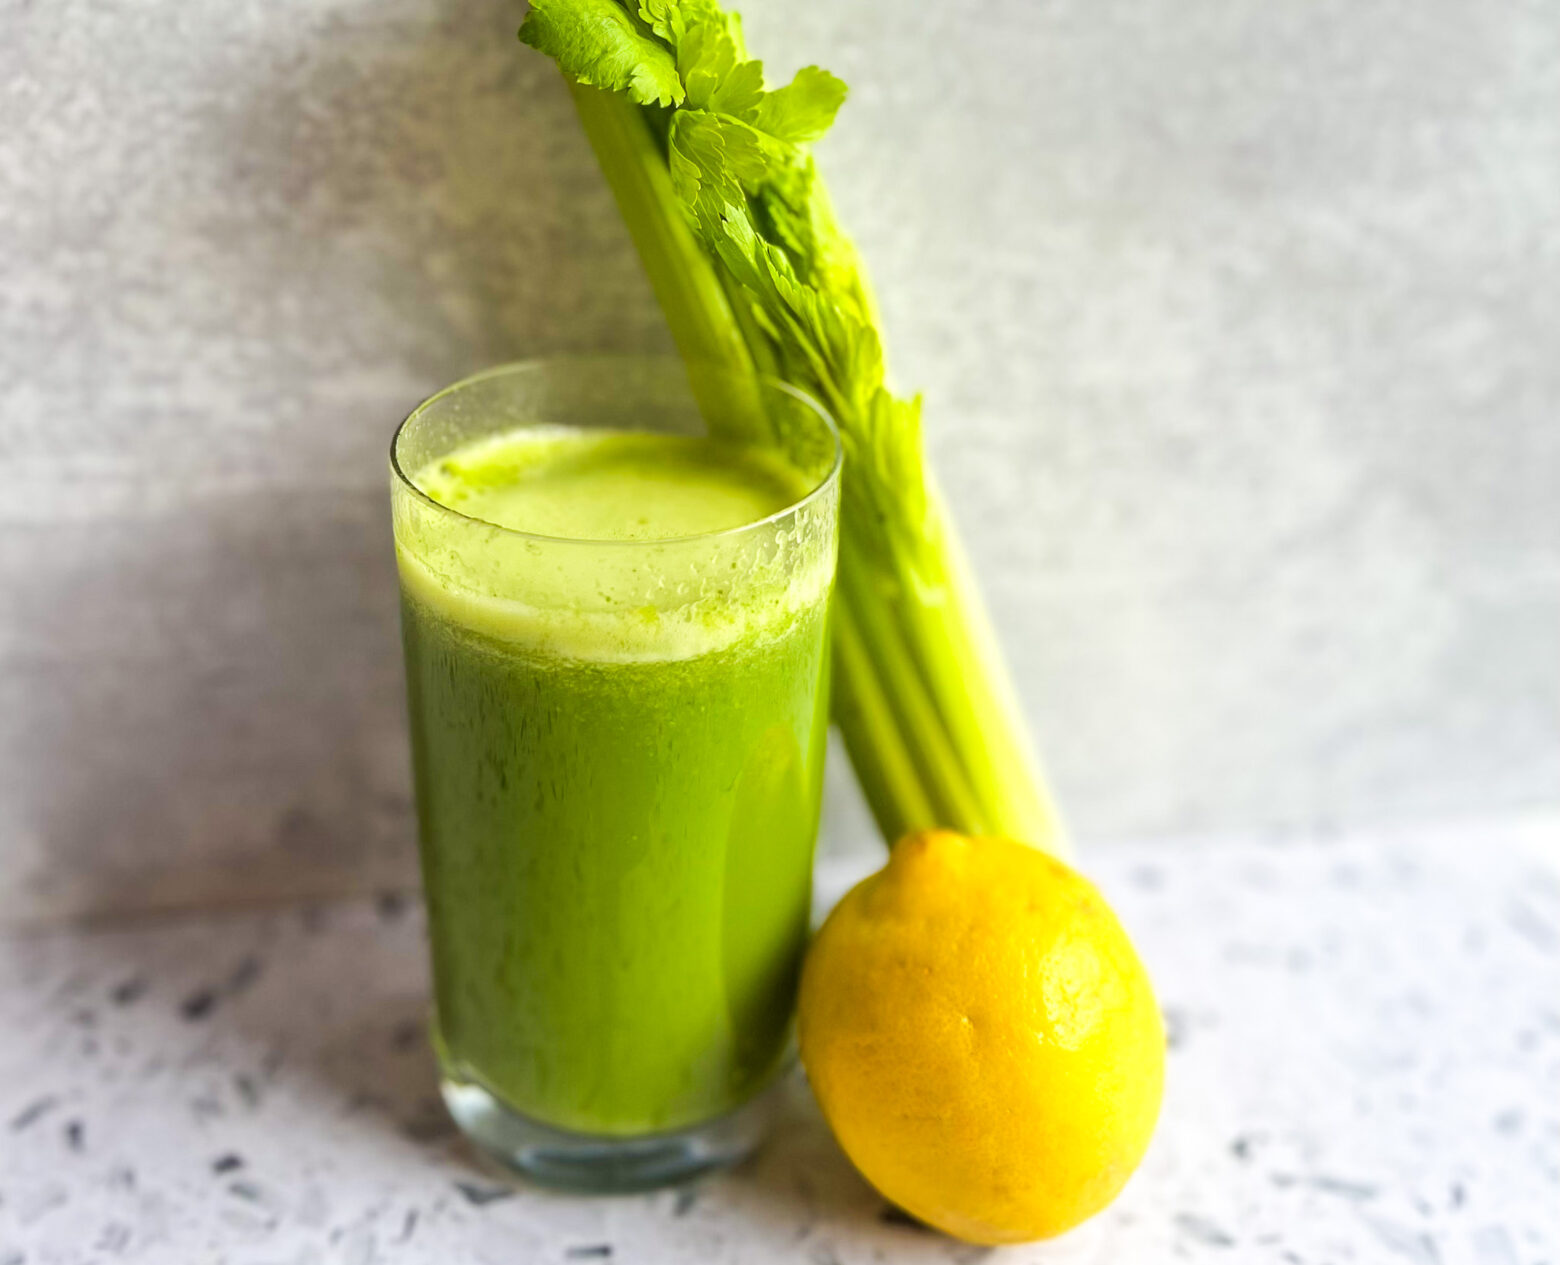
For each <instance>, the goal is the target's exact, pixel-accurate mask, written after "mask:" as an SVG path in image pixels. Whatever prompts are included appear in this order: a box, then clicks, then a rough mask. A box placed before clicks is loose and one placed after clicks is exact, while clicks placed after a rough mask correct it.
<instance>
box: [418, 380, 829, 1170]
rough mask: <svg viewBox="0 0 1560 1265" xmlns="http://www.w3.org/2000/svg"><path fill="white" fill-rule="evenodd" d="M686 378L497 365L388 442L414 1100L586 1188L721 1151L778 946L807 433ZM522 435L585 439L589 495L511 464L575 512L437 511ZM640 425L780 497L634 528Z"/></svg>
mask: <svg viewBox="0 0 1560 1265" xmlns="http://www.w3.org/2000/svg"><path fill="white" fill-rule="evenodd" d="M691 381H692V382H693V384H694V386H696V387H697V391H695V390H694V389H693V388H692V387H690V376H689V372H688V370H687V369H686V368H685V367H684V366H683V365H682V364H681V363H680V362H678V361H675V360H669V359H655V358H626V357H625V358H586V359H569V360H557V361H547V362H536V363H527V364H516V365H510V366H506V367H503V368H500V369H496V370H493V371H491V372H488V373H484V374H480V375H478V376H477V377H474V378H471V379H468V380H467V381H464V382H461V383H458V384H457V385H455V386H452V387H450V388H449V389H447V390H445V391H443V392H441V393H440V394H438V395H436V396H434V397H433V398H432V399H430V400H428V401H427V402H426V403H424V404H423V405H421V406H420V407H419V408H418V409H417V410H416V411H415V412H413V413H412V415H411V416H410V417H408V418H407V419H406V421H405V422H404V423H403V424H402V425H401V428H400V430H399V431H398V432H397V434H396V437H395V442H394V445H393V447H392V451H391V468H392V479H391V488H392V504H393V515H394V526H395V543H396V555H397V561H398V565H399V569H400V575H401V594H402V631H403V636H404V641H405V649H406V677H407V693H408V700H409V711H410V718H411V736H412V750H413V763H414V768H415V776H416V795H417V807H418V818H419V826H420V838H421V856H422V872H423V884H424V890H425V894H426V900H427V908H428V933H429V940H430V943H431V949H432V959H433V977H434V994H435V998H434V1000H435V1027H434V1040H435V1045H436V1047H437V1052H438V1057H439V1062H440V1066H441V1070H442V1074H443V1089H444V1096H445V1100H446V1102H447V1103H448V1105H449V1108H450V1111H451V1113H452V1115H453V1116H454V1118H455V1120H456V1121H457V1122H458V1123H459V1125H460V1127H461V1128H462V1129H463V1130H464V1131H465V1132H466V1134H467V1135H468V1136H470V1137H471V1138H472V1139H473V1140H475V1141H476V1142H477V1143H478V1144H480V1145H481V1146H483V1147H484V1148H485V1149H486V1150H488V1151H489V1152H490V1153H492V1154H493V1155H494V1156H496V1157H497V1158H499V1159H500V1160H502V1161H504V1162H506V1163H508V1164H509V1165H511V1166H512V1167H514V1168H517V1169H519V1170H520V1171H522V1172H523V1173H526V1174H528V1175H530V1176H532V1177H534V1178H537V1179H539V1180H541V1181H544V1182H549V1183H553V1184H559V1185H567V1186H575V1187H579V1188H586V1189H624V1188H632V1187H636V1186H646V1185H653V1184H658V1183H660V1182H664V1181H670V1180H675V1179H677V1178H680V1177H683V1176H686V1175H689V1174H690V1173H692V1172H695V1171H698V1170H699V1169H702V1168H707V1167H710V1166H712V1165H715V1164H720V1163H723V1162H728V1161H730V1160H732V1159H735V1158H737V1157H739V1156H740V1155H741V1154H743V1153H745V1152H746V1151H747V1150H748V1149H749V1148H750V1147H751V1146H752V1144H753V1143H754V1142H755V1141H756V1139H757V1135H758V1131H759V1129H760V1128H761V1124H762V1106H761V1101H760V1095H761V1092H762V1091H763V1090H764V1089H765V1087H766V1086H767V1085H768V1083H769V1082H770V1081H771V1080H772V1079H773V1078H774V1076H775V1074H776V1073H777V1071H779V1070H780V1068H781V1067H782V1065H783V1064H784V1062H785V1060H786V1058H787V1051H788V1045H789V1040H790V1026H791V1011H792V1003H793V999H794V992H795V985H796V978H797V973H798V968H799V964H800V960H801V955H802V950H803V947H804V942H805V937H806V934H807V925H808V912H809V904H810V898H811V884H812V861H813V846H814V840H815V835H816V831H817V822H818V800H819V793H820V786H821V777H822V770H823V757H824V737H825V726H826V720H827V693H828V689H827V685H828V680H827V677H828V655H827V648H826V631H827V623H828V603H829V593H830V589H831V586H832V583H833V576H834V559H835V534H836V520H837V512H838V499H839V498H838V491H839V467H840V449H839V442H838V437H837V436H836V434H835V431H834V428H833V425H832V423H831V422H830V421H829V420H828V418H827V417H826V416H825V415H824V413H823V411H822V410H821V409H820V408H819V407H818V406H817V405H816V404H814V403H813V402H812V401H810V400H808V399H807V398H806V397H804V396H802V395H801V394H799V393H797V392H795V391H793V390H791V389H789V388H787V387H785V386H783V385H781V384H778V383H772V382H768V383H759V384H757V385H756V386H755V384H753V383H752V382H751V381H743V380H737V379H730V378H723V377H721V375H719V374H718V373H715V372H714V371H703V370H701V371H698V372H696V373H695V375H694V376H693V378H692V379H691ZM522 432H524V433H526V434H529V435H530V436H532V437H533V438H536V439H540V440H545V441H546V442H548V443H553V444H557V443H558V442H560V441H566V442H574V441H575V440H577V439H579V438H580V437H586V438H587V439H588V438H589V437H590V436H595V437H597V438H598V439H600V441H601V442H602V443H606V444H610V445H615V447H612V448H610V452H611V453H612V454H613V460H614V461H615V462H616V463H617V465H616V466H615V467H614V470H616V471H617V473H616V474H615V475H614V478H617V479H618V481H617V482H616V483H601V482H597V483H594V484H592V483H590V482H589V481H588V480H587V481H585V482H578V481H577V480H576V481H575V482H571V476H570V475H569V468H568V463H567V462H562V463H561V464H560V465H559V471H560V473H559V474H558V475H557V477H556V479H555V481H554V482H553V483H550V484H549V483H545V479H546V477H547V476H546V475H545V472H544V474H543V476H540V477H542V478H543V480H544V484H543V486H542V488H541V491H542V493H543V494H545V495H546V496H548V497H551V498H553V499H552V500H550V501H548V502H547V504H548V505H550V506H552V507H553V509H554V510H556V511H557V512H559V513H562V514H564V515H565V518H568V515H569V514H571V513H573V512H574V511H579V513H578V515H577V516H576V517H575V518H568V521H571V522H573V521H577V522H580V523H585V524H593V525H594V526H591V527H590V529H589V530H587V531H582V532H580V533H579V534H578V535H575V536H561V535H546V534H538V533H533V532H529V531H522V530H515V529H512V528H508V527H504V526H499V525H496V524H495V523H493V522H491V521H484V520H483V518H481V517H476V516H473V514H468V513H467V512H465V511H463V510H462V509H461V508H460V507H459V506H460V504H461V502H460V500H459V498H458V497H452V496H450V495H448V494H444V495H442V502H450V503H441V499H440V496H439V493H440V489H441V488H446V487H447V486H448V485H449V472H450V471H451V470H452V469H461V470H468V471H469V470H472V469H475V470H477V472H478V474H477V475H476V476H473V478H475V479H476V480H477V482H479V483H480V481H481V480H483V479H485V480H487V481H488V484H487V487H486V490H487V491H490V490H491V485H492V483H493V482H494V481H495V480H502V478H504V477H506V475H505V473H504V469H505V468H504V467H503V465H502V463H497V464H496V465H494V466H493V467H492V468H491V469H490V468H489V467H487V466H483V465H482V464H481V462H480V461H478V462H476V463H475V465H474V464H473V459H472V457H471V454H473V453H478V454H480V453H481V452H484V451H487V450H486V449H484V448H483V447H482V445H483V444H485V443H486V444H489V445H491V444H492V443H494V442H495V441H496V442H508V439H507V438H506V437H513V436H516V435H520V436H521V438H522V439H523V438H524V434H522ZM653 436H675V437H684V438H685V439H688V440H691V441H699V442H705V441H707V443H708V445H713V447H709V448H708V452H714V453H716V454H717V455H719V454H727V455H729V456H730V457H731V460H732V462H733V468H736V467H740V466H741V465H742V463H743V462H744V461H745V460H747V454H749V453H753V454H755V455H754V457H753V459H754V460H755V461H757V460H759V459H760V457H761V459H762V460H763V461H764V462H767V463H769V465H768V467H767V468H769V469H775V468H776V467H775V463H776V462H779V463H781V464H782V465H783V467H784V470H783V473H784V476H785V478H787V479H789V480H790V482H789V483H788V484H786V485H785V486H787V487H790V488H792V489H794V494H793V495H790V496H789V497H787V498H786V499H784V500H783V501H782V502H781V503H780V508H778V509H777V510H775V511H774V512H770V513H766V514H764V515H763V516H761V517H758V518H756V520H755V521H742V522H740V523H738V524H737V525H734V526H730V525H728V526H725V527H723V528H720V529H718V530H709V531H701V532H694V533H691V534H680V535H677V536H675V537H671V538H657V537H656V536H655V535H654V534H653V532H652V534H651V535H649V536H646V535H645V534H644V532H643V531H636V530H635V525H636V524H637V523H642V522H648V521H651V520H650V519H649V518H647V517H645V515H647V514H649V513H650V508H649V507H648V506H645V505H641V504H639V503H637V500H636V492H635V488H641V489H642V488H643V487H644V486H648V485H649V484H653V485H654V490H655V494H656V495H657V496H659V497H661V498H663V501H662V504H663V507H664V503H665V498H667V497H671V498H672V499H673V501H675V500H676V498H677V497H678V496H679V495H681V492H680V489H679V487H678V482H677V481H678V478H679V476H678V475H677V473H676V470H677V468H680V467H675V466H674V465H669V464H667V463H666V462H665V461H659V462H658V458H657V456H656V454H657V452H658V451H659V450H658V449H656V448H655V444H656V443H658V442H660V441H658V440H655V439H653V438H644V437H653ZM636 443H640V444H641V447H642V449H643V461H645V462H647V463H650V464H647V465H645V466H644V468H643V469H640V470H637V471H636V469H635V468H634V463H635V461H636V460H639V458H636V457H635V456H634V454H635V453H636V452H639V451H640V449H639V448H635V447H634V445H635V444H636ZM582 451H583V450H582ZM697 451H698V452H700V453H704V454H705V455H706V456H707V455H708V452H706V450H705V449H704V448H699V449H698V450H697ZM703 460H704V457H700V461H703ZM625 463H626V464H625ZM706 464H707V463H706ZM618 467H623V468H622V469H621V470H618ZM723 468H724V467H722V469H723ZM699 469H701V470H702V469H704V467H703V466H700V467H699ZM717 473H719V471H717ZM646 480H648V481H649V484H647V483H646ZM528 486H529V485H528ZM576 488H577V489H578V490H576ZM611 489H617V490H616V491H615V492H613V491H611ZM532 491H533V492H534V491H535V489H534V488H533V489H532ZM705 491H707V489H705ZM705 491H701V490H700V489H698V488H694V487H692V485H690V488H689V491H688V495H689V496H690V497H691V496H695V495H698V496H703V495H704V494H705ZM528 494H529V493H528ZM576 495H577V496H579V497H589V498H591V499H590V500H589V503H588V504H587V503H581V504H571V503H570V501H569V498H570V497H571V496H576ZM694 508H699V507H694ZM679 512H681V511H680V510H679ZM690 512H691V511H690ZM619 519H621V521H619ZM619 528H621V530H619ZM605 536H611V537H614V538H611V539H604V538H602V537H605Z"/></svg>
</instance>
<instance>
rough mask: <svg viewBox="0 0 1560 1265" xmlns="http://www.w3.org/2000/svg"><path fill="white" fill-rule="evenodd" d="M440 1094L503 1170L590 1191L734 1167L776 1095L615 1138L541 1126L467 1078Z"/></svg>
mask: <svg viewBox="0 0 1560 1265" xmlns="http://www.w3.org/2000/svg"><path fill="white" fill-rule="evenodd" d="M439 1089H440V1091H441V1092H442V1093H443V1095H444V1103H445V1106H447V1107H448V1108H449V1112H450V1115H451V1116H453V1117H454V1118H455V1123H456V1124H457V1125H459V1126H460V1130H461V1132H462V1133H464V1134H465V1135H466V1137H467V1138H469V1139H470V1140H471V1141H472V1142H473V1143H475V1144H476V1145H477V1146H478V1147H479V1148H480V1149H481V1150H482V1151H483V1152H484V1153H485V1154H487V1155H488V1156H490V1157H491V1158H493V1159H494V1160H497V1161H498V1163H500V1164H502V1165H503V1166H504V1167H505V1168H508V1169H512V1170H513V1171H514V1172H516V1173H519V1174H520V1175H521V1176H522V1177H526V1178H529V1179H530V1180H531V1181H534V1182H537V1183H539V1184H540V1185H544V1186H553V1187H557V1188H559V1189H563V1190H574V1191H581V1192H587V1193H591V1194H613V1193H616V1192H620V1191H630V1190H649V1189H651V1188H653V1187H656V1186H668V1185H671V1184H673V1183H675V1182H680V1181H686V1180H687V1179H688V1178H690V1177H697V1176H698V1175H699V1174H700V1173H706V1172H708V1171H709V1170H711V1169H714V1168H724V1167H726V1166H727V1165H730V1164H735V1163H737V1162H738V1161H739V1160H741V1159H743V1158H745V1157H746V1156H747V1155H749V1154H750V1153H751V1152H752V1151H753V1150H754V1148H755V1147H757V1146H758V1144H759V1143H760V1142H761V1141H763V1138H764V1135H765V1134H766V1133H767V1132H768V1128H769V1122H770V1117H771V1116H772V1115H773V1111H774V1092H775V1089H774V1087H773V1086H771V1087H770V1088H769V1089H768V1090H766V1091H765V1092H764V1093H761V1094H759V1095H758V1096H757V1097H755V1098H753V1099H750V1100H749V1101H748V1102H746V1103H744V1104H743V1105H742V1106H740V1107H738V1108H736V1109H735V1110H733V1111H730V1112H727V1113H726V1114H725V1115H723V1116H717V1117H716V1118H715V1119H714V1120H706V1121H704V1122H702V1123H700V1124H696V1125H690V1126H689V1127H688V1128H686V1129H676V1130H673V1131H671V1132H668V1133H651V1134H645V1135H642V1136H640V1137H622V1138H617V1137H606V1136H601V1135H595V1134H586V1133H571V1132H569V1131H567V1130H565V1129H555V1128H553V1127H552V1126H551V1125H545V1124H541V1123H539V1122H537V1121H535V1120H532V1119H530V1118H529V1117H528V1116H523V1115H521V1114H520V1113H519V1112H518V1111H516V1110H514V1109H513V1108H512V1107H509V1106H507V1105H505V1104H504V1103H503V1102H501V1101H500V1100H499V1099H497V1098H495V1097H494V1096H493V1095H492V1094H490V1093H489V1092H488V1091H487V1090H485V1089H483V1088H482V1087H481V1086H480V1085H474V1084H472V1083H471V1082H469V1081H457V1080H452V1079H450V1078H449V1077H448V1076H446V1077H444V1078H443V1079H441V1080H440V1082H439Z"/></svg>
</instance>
